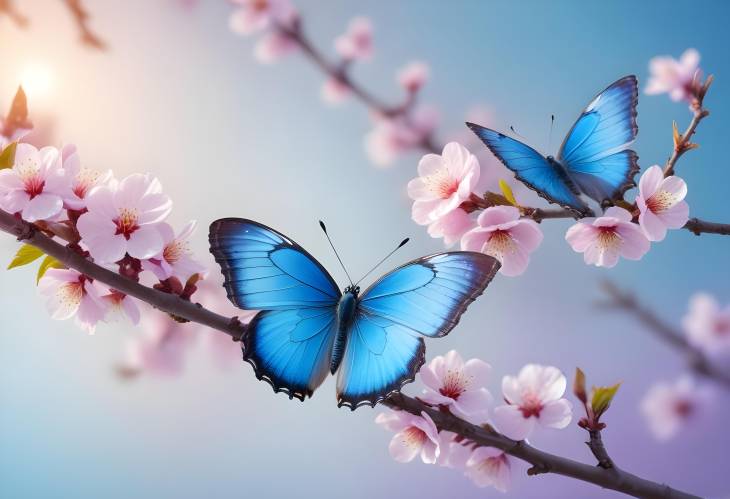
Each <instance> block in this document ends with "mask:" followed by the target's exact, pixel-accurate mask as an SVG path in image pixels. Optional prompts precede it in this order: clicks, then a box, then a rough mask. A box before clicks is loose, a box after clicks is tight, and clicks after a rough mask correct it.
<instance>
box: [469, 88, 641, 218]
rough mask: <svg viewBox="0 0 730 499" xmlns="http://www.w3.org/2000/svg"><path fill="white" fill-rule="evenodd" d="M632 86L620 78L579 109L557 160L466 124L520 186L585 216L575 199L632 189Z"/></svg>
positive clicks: (615, 195)
mask: <svg viewBox="0 0 730 499" xmlns="http://www.w3.org/2000/svg"><path fill="white" fill-rule="evenodd" d="M637 96H638V88H637V82H636V77H635V76H634V75H630V76H625V77H623V78H621V79H620V80H618V81H616V82H614V83H612V84H611V85H610V86H609V87H608V88H606V90H604V91H603V92H601V93H599V94H598V95H597V96H596V97H595V98H594V99H593V100H592V101H591V103H590V104H588V106H587V107H586V108H585V110H584V111H583V113H581V115H580V117H579V118H578V120H577V121H576V122H575V124H574V125H573V128H571V129H570V132H568V135H567V136H566V137H565V140H564V141H563V145H562V146H561V147H560V152H559V153H558V156H557V158H553V157H552V156H547V157H545V156H543V155H542V154H540V153H539V152H537V151H536V150H534V149H533V148H532V147H530V146H528V145H526V144H523V143H522V142H520V141H518V140H515V139H512V138H510V137H507V136H506V135H504V134H501V133H499V132H495V131H494V130H490V129H489V128H485V127H483V126H479V125H475V124H474V123H467V124H466V125H467V126H468V127H469V128H471V130H472V131H473V132H474V133H476V134H477V136H478V137H479V138H480V139H481V140H482V142H484V143H485V144H486V145H487V147H488V148H489V150H491V151H492V153H494V155H495V156H497V158H499V160H500V161H501V162H502V163H504V165H505V166H506V167H507V168H509V169H510V170H512V171H513V172H515V175H516V177H517V178H518V179H519V180H521V181H522V182H523V183H524V184H525V185H527V186H528V187H530V188H531V189H533V190H535V191H537V193H538V194H539V195H540V196H542V197H544V198H545V199H547V200H548V201H550V202H552V203H557V204H560V205H562V206H564V207H566V208H569V209H571V210H573V211H574V212H576V213H577V214H579V215H583V216H590V215H592V210H591V209H590V208H589V207H588V205H586V203H585V202H584V201H583V200H582V199H581V198H580V197H579V196H580V194H581V193H582V194H585V195H587V196H588V197H590V198H592V199H594V200H595V201H597V202H598V203H601V204H602V205H603V204H606V203H609V204H610V203H611V201H612V200H615V199H619V198H621V197H622V196H623V194H624V192H626V190H627V189H630V188H631V187H633V186H634V185H635V184H634V175H636V173H637V172H638V171H639V165H638V164H637V160H638V157H637V155H636V153H635V152H634V151H632V150H630V149H628V147H629V145H630V144H631V143H632V142H633V141H634V139H636V133H637V132H638V131H639V128H638V126H637V125H636V104H637V102H638V99H637Z"/></svg>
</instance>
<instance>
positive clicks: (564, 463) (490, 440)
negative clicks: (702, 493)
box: [384, 393, 698, 499]
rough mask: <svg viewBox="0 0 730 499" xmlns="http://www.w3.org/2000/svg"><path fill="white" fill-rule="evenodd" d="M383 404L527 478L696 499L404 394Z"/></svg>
mask: <svg viewBox="0 0 730 499" xmlns="http://www.w3.org/2000/svg"><path fill="white" fill-rule="evenodd" d="M384 404H385V405H387V406H388V407H391V408H393V409H399V410H403V411H406V412H409V413H411V414H415V415H420V414H421V413H422V412H425V413H427V414H428V415H429V416H430V417H431V419H433V422H434V423H436V426H437V427H438V428H439V429H440V430H446V431H451V432H454V433H456V434H458V435H461V436H462V437H464V438H466V439H468V440H471V441H472V442H475V443H476V444H477V445H480V446H487V447H496V448H498V449H501V450H503V451H504V452H505V453H506V454H509V455H510V456H513V457H516V458H517V459H521V460H523V461H525V462H527V463H530V464H531V465H532V467H531V468H530V469H529V470H528V472H527V473H528V474H529V475H538V474H542V473H554V474H557V475H563V476H567V477H570V478H574V479H576V480H581V481H584V482H588V483H592V484H594V485H598V486H600V487H603V488H606V489H611V490H615V491H617V492H622V493H624V494H626V495H630V496H633V497H641V498H644V499H659V498H672V499H679V498H684V499H689V498H695V499H697V497H698V496H694V495H692V494H688V493H686V492H682V491H679V490H677V489H673V488H671V487H669V486H668V485H664V484H660V483H656V482H652V481H650V480H647V479H645V478H641V477H638V476H636V475H634V474H632V473H629V472H626V471H624V470H621V469H619V468H617V467H615V466H613V467H611V468H603V467H601V466H591V465H589V464H584V463H580V462H578V461H574V460H572V459H567V458H564V457H561V456H556V455H554V454H550V453H548V452H544V451H541V450H539V449H536V448H535V447H532V446H531V445H529V444H527V443H526V442H524V441H522V442H516V441H514V440H510V439H509V438H507V437H505V436H504V435H502V434H500V433H497V432H495V431H490V430H488V429H486V428H482V427H480V426H476V425H473V424H471V423H468V422H466V421H464V420H462V419H459V418H458V417H456V416H454V415H453V414H451V413H448V412H442V411H440V410H437V409H434V408H432V407H430V406H428V405H426V404H424V403H423V402H421V401H419V400H417V399H414V398H411V397H408V396H407V395H403V394H400V393H398V394H395V395H392V396H390V397H389V398H388V399H386V400H385V402H384Z"/></svg>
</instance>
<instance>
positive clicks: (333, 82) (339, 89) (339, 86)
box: [321, 78, 351, 104]
mask: <svg viewBox="0 0 730 499" xmlns="http://www.w3.org/2000/svg"><path fill="white" fill-rule="evenodd" d="M350 94H351V91H350V87H349V86H348V85H347V84H346V83H344V82H343V81H342V80H341V79H339V78H327V80H326V81H325V82H324V83H323V84H322V91H321V96H322V100H323V101H325V102H326V103H328V104H340V103H342V102H344V101H345V100H346V99H347V98H348V97H349V96H350Z"/></svg>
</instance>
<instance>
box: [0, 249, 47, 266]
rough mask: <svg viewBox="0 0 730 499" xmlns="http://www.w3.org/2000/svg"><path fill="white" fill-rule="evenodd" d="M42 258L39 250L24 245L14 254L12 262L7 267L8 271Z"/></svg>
mask: <svg viewBox="0 0 730 499" xmlns="http://www.w3.org/2000/svg"><path fill="white" fill-rule="evenodd" d="M42 256H43V252H42V251H41V250H39V249H38V248H36V247H35V246H31V245H30V244H24V245H23V246H21V247H20V249H19V250H18V252H17V253H16V254H15V257H14V258H13V261H11V262H10V265H8V270H10V269H14V268H15V267H22V266H23V265H28V264H29V263H31V262H33V261H35V260H38V259H39V258H40V257H42Z"/></svg>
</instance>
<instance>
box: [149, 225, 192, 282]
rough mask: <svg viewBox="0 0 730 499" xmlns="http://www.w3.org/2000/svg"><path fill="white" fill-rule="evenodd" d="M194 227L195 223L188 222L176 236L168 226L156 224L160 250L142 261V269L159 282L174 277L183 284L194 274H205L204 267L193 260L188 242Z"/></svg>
mask: <svg viewBox="0 0 730 499" xmlns="http://www.w3.org/2000/svg"><path fill="white" fill-rule="evenodd" d="M195 227H196V222H195V221H192V222H189V223H188V224H187V225H186V226H185V227H183V228H182V230H181V231H180V232H179V233H178V234H177V236H176V235H175V233H174V231H173V230H172V227H170V225H169V224H167V223H165V222H162V223H159V224H157V230H158V231H159V233H160V236H161V237H162V241H163V247H162V250H160V252H159V253H157V254H156V255H154V256H152V257H151V258H149V259H148V260H143V261H142V268H143V269H144V270H149V271H150V272H152V273H153V274H155V277H157V278H158V279H159V280H161V281H164V280H165V279H168V278H170V277H172V276H175V277H177V278H178V279H179V280H180V281H181V282H182V283H185V281H187V280H188V279H189V278H190V277H191V276H193V275H194V274H205V273H206V268H205V266H204V265H202V264H200V263H198V262H197V261H195V260H194V259H193V256H192V252H191V251H190V246H189V242H188V240H189V239H190V236H192V234H193V232H195Z"/></svg>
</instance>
